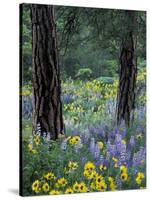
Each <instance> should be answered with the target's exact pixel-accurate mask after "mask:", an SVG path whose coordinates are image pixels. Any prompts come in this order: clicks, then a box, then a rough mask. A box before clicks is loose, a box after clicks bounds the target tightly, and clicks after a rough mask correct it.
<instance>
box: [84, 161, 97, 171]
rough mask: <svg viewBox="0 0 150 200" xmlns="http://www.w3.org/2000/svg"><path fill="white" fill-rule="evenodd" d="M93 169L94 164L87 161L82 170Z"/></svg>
mask: <svg viewBox="0 0 150 200" xmlns="http://www.w3.org/2000/svg"><path fill="white" fill-rule="evenodd" d="M94 169H95V165H94V163H92V162H90V161H88V162H87V163H85V165H84V170H88V171H92V170H94Z"/></svg>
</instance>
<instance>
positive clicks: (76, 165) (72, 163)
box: [68, 161, 78, 170]
mask: <svg viewBox="0 0 150 200" xmlns="http://www.w3.org/2000/svg"><path fill="white" fill-rule="evenodd" d="M68 167H69V169H70V170H75V169H77V168H78V163H77V162H73V161H69V163H68Z"/></svg>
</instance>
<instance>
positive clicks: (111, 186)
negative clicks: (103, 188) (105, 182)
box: [109, 183, 117, 191]
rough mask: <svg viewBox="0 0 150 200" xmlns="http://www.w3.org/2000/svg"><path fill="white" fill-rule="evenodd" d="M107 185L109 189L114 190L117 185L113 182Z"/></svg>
mask: <svg viewBox="0 0 150 200" xmlns="http://www.w3.org/2000/svg"><path fill="white" fill-rule="evenodd" d="M109 187H110V190H111V191H115V190H116V187H117V186H116V184H115V183H110V185H109Z"/></svg>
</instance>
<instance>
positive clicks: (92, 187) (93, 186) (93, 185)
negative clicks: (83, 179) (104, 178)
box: [90, 182, 96, 190]
mask: <svg viewBox="0 0 150 200" xmlns="http://www.w3.org/2000/svg"><path fill="white" fill-rule="evenodd" d="M90 188H91V189H92V190H95V189H96V186H95V182H92V183H91V184H90Z"/></svg>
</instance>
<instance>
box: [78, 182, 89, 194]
mask: <svg viewBox="0 0 150 200" xmlns="http://www.w3.org/2000/svg"><path fill="white" fill-rule="evenodd" d="M87 191H88V189H87V187H86V185H85V183H84V182H81V183H79V192H87Z"/></svg>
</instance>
